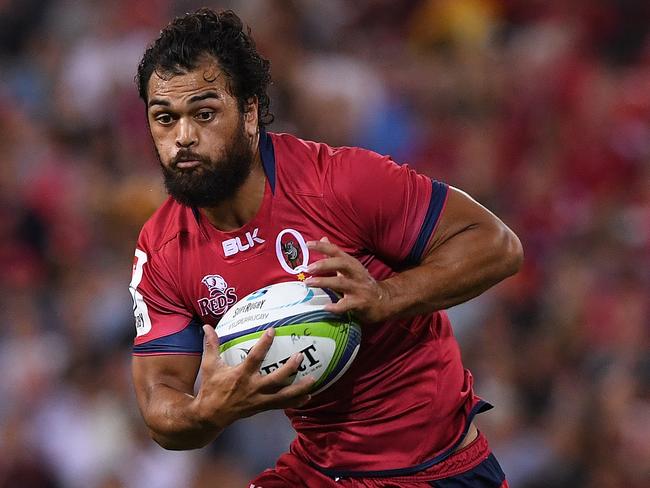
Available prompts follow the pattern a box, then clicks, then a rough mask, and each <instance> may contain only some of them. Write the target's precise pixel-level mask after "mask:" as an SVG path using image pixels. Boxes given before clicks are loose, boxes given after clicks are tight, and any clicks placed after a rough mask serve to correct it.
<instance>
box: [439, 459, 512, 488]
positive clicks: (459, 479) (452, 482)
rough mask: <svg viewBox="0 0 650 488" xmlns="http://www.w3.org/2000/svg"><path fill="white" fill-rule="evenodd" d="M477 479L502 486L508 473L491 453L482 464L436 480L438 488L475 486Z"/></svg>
mask: <svg viewBox="0 0 650 488" xmlns="http://www.w3.org/2000/svg"><path fill="white" fill-rule="evenodd" d="M476 480H481V484H482V485H483V486H488V483H489V486H495V487H497V486H501V485H502V484H503V482H504V481H505V480H506V474H505V473H504V472H503V469H501V466H500V465H499V461H497V458H496V457H495V456H494V454H492V453H490V455H489V456H488V457H487V458H486V459H485V461H483V462H482V463H481V464H479V465H478V466H476V467H475V468H473V469H471V470H470V471H467V472H465V473H462V474H458V475H456V476H452V477H451V478H445V479H443V480H436V481H435V485H432V486H436V488H463V487H466V486H473V485H475V483H476Z"/></svg>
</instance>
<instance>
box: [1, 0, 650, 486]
mask: <svg viewBox="0 0 650 488" xmlns="http://www.w3.org/2000/svg"><path fill="white" fill-rule="evenodd" d="M203 5H207V6H210V7H214V8H226V7H231V8H234V9H235V10H236V11H237V12H238V13H239V15H240V16H241V17H242V18H243V19H244V20H245V22H247V23H248V24H249V25H250V26H251V27H252V29H253V34H254V37H255V39H256V41H257V44H258V47H259V49H260V51H261V52H262V53H263V54H264V55H265V56H266V57H267V58H269V59H270V60H271V63H272V74H273V78H274V84H273V86H272V89H271V98H272V104H271V110H272V112H273V113H274V114H275V117H276V121H275V123H274V124H273V125H272V126H271V130H274V131H276V132H282V131H289V132H293V133H295V134H296V135H298V136H301V137H303V138H313V139H316V140H323V141H325V142H328V143H330V144H332V145H344V144H345V145H360V146H363V147H367V148H371V149H374V150H376V151H378V152H381V153H386V154H390V155H392V156H393V158H394V159H395V160H396V161H399V162H402V163H408V164H410V165H411V166H413V167H415V168H417V169H418V170H419V171H421V172H424V173H426V174H429V175H431V176H433V177H435V178H437V179H441V180H444V181H446V182H448V183H450V184H452V185H454V186H457V187H460V188H462V189H464V190H466V191H468V192H469V193H470V194H472V195H473V196H474V197H475V198H477V199H478V200H479V201H480V202H481V203H483V204H484V205H486V206H487V207H489V208H490V209H492V210H493V211H495V213H497V215H499V216H500V217H501V218H502V219H503V220H504V221H505V222H506V223H507V224H508V225H509V226H510V227H512V228H513V229H514V230H515V231H516V232H517V233H518V235H519V236H520V237H521V239H522V241H523V243H524V248H525V251H526V262H525V265H524V268H523V270H522V272H521V273H519V275H518V276H516V277H515V278H512V279H509V280H507V281H506V282H504V283H502V284H500V285H499V286H497V287H495V288H494V289H493V290H491V291H489V292H488V293H486V294H485V295H483V296H481V297H479V298H477V299H475V300H472V301H471V302H469V303H467V304H465V305H462V306H460V307H456V308H454V309H452V310H451V311H450V315H451V316H452V320H453V321H454V324H455V330H456V333H457V336H458V338H459V341H460V343H461V347H462V351H463V357H464V361H465V363H466V366H467V367H469V368H470V369H471V370H472V371H473V373H474V375H475V377H476V379H477V385H476V389H477V392H478V393H479V394H480V395H481V396H483V397H484V398H486V399H488V400H489V401H491V402H492V403H494V404H495V405H496V408H495V409H494V410H493V411H491V412H489V413H487V414H485V415H481V417H480V419H479V425H480V427H481V429H482V430H484V431H485V432H486V433H487V435H488V437H489V439H490V443H491V445H492V447H493V449H494V451H495V452H496V455H497V456H498V457H499V459H500V460H501V463H502V465H503V467H504V469H505V471H506V472H507V473H508V477H509V479H510V483H511V486H512V487H513V488H536V487H551V488H565V487H566V488H576V487H578V488H579V487H588V488H617V487H625V488H641V487H644V488H645V487H647V486H650V353H649V351H650V347H649V346H650V344H649V342H650V340H649V336H650V34H649V33H650V2H648V1H647V0H638V1H633V0H618V1H616V0H574V1H567V0H521V1H516V0H404V1H396V0H355V1H354V2H352V1H344V0H327V1H316V0H293V1H290V0H274V1H262V0H246V1H237V2H235V1H221V2H218V1H214V2H209V1H203V2H194V1H171V0H142V1H138V2H132V1H130V0H87V1H81V0H77V1H75V0H60V1H54V0H0V39H1V42H0V73H1V75H0V149H1V150H2V151H3V152H4V156H3V157H2V169H1V170H0V201H1V205H0V269H2V272H0V322H1V326H0V371H1V375H0V487H1V488H50V487H52V488H82V487H83V488H116V487H125V488H131V487H147V488H167V487H169V488H172V487H174V488H178V487H188V488H203V487H212V488H214V487H224V488H230V487H243V486H248V483H247V481H248V480H249V478H250V477H251V476H252V475H254V474H255V473H256V472H258V471H260V470H262V469H264V468H265V467H268V466H271V465H273V464H274V460H275V458H276V456H277V455H278V454H279V453H281V452H282V451H283V450H284V449H285V448H286V446H287V445H288V443H289V442H290V440H291V439H292V432H291V430H290V428H289V426H288V423H287V421H286V420H284V418H283V416H282V414H281V413H279V412H273V413H267V414H263V415H260V416H257V417H254V418H253V419H249V420H246V421H242V422H240V423H237V424H235V426H233V427H232V428H231V429H229V430H228V431H227V433H226V434H225V435H224V436H223V437H222V438H220V439H219V440H218V441H217V442H215V444H214V445H213V446H210V447H208V448H205V449H203V450H200V451H194V452H181V453H177V452H167V451H164V450H162V449H161V448H159V447H158V446H157V445H156V444H154V443H153V442H152V441H151V440H149V438H148V435H147V433H146V431H145V429H144V424H143V422H142V420H141V419H140V416H139V413H138V411H137V407H136V405H135V399H134V394H133V391H132V387H131V381H130V370H129V368H130V347H131V342H132V338H133V335H134V325H133V320H132V315H131V309H132V307H131V298H130V295H129V292H128V290H127V285H128V283H129V281H130V274H131V264H132V256H133V250H134V246H135V241H136V237H137V234H138V231H139V229H140V227H141V225H142V224H143V222H144V221H145V219H146V218H147V217H148V216H149V215H150V214H151V213H152V212H153V210H154V209H155V208H156V206H157V205H158V204H159V203H160V202H161V201H162V199H163V198H164V196H165V195H164V190H163V186H162V180H161V178H160V177H159V169H158V164H157V161H156V159H155V156H154V153H153V150H152V147H151V142H150V139H149V136H148V132H147V128H146V124H145V118H144V108H143V105H142V102H141V101H140V100H139V99H138V98H137V94H136V89H135V85H134V83H133V77H134V74H135V70H136V66H137V63H138V61H139V58H140V56H141V55H142V53H143V51H144V48H145V47H146V45H147V44H148V43H149V42H150V41H151V40H153V38H155V37H156V36H157V33H158V32H159V30H160V29H161V28H162V26H163V25H165V24H166V23H167V22H168V21H169V20H170V19H171V18H172V17H173V16H175V15H178V14H182V13H183V12H186V11H190V10H194V9H196V8H198V7H200V6H203ZM314 488H316V487H314Z"/></svg>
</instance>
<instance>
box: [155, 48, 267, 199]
mask: <svg viewBox="0 0 650 488" xmlns="http://www.w3.org/2000/svg"><path fill="white" fill-rule="evenodd" d="M148 98H149V102H148V105H147V114H148V115H147V117H148V121H149V127H150V130H151V136H152V138H153V141H154V145H155V147H156V152H157V154H158V158H159V159H160V164H161V167H162V170H163V175H164V177H165V186H166V188H167V191H168V193H169V194H170V195H171V196H172V197H173V198H174V199H176V200H177V201H178V202H179V203H181V204H183V205H188V206H196V207H213V206H216V205H218V204H219V203H222V202H224V201H226V200H228V199H229V198H231V197H232V196H233V195H234V194H235V193H236V191H237V190H238V189H239V188H240V187H241V185H242V184H243V183H244V181H245V180H246V178H247V176H248V175H249V173H250V170H251V167H252V164H253V154H254V148H253V141H254V140H255V137H254V136H255V134H256V133H257V104H256V103H255V104H251V105H249V106H247V107H245V112H244V113H242V112H241V111H240V110H239V107H238V104H237V99H236V98H234V97H233V96H232V95H231V94H230V92H229V90H228V85H227V78H226V75H225V74H224V73H223V72H222V71H221V69H219V67H218V65H217V63H216V62H215V61H214V60H213V59H211V58H210V59H206V60H205V61H203V62H202V63H201V64H200V65H199V66H198V67H197V68H196V69H194V70H192V71H189V72H187V73H184V74H180V75H174V76H171V75H170V76H165V75H164V74H163V75H161V76H159V75H158V74H157V73H156V72H155V71H154V73H153V74H152V75H151V79H150V80H149V84H148Z"/></svg>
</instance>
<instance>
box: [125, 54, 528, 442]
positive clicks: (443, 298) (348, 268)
mask: <svg viewBox="0 0 650 488" xmlns="http://www.w3.org/2000/svg"><path fill="white" fill-rule="evenodd" d="M148 95H149V96H148V100H149V107H148V122H149V126H150V129H151V135H152V138H153V141H154V144H155V146H156V150H157V152H158V155H159V157H160V160H161V164H162V165H163V166H164V167H166V168H170V169H172V170H177V171H183V170H184V169H183V168H179V167H178V166H176V167H175V164H174V160H175V158H176V156H177V155H178V154H179V151H191V152H192V153H195V154H197V155H199V156H201V158H202V160H203V161H206V160H209V161H212V162H213V164H215V165H217V166H218V164H219V161H220V160H222V159H223V157H224V155H225V154H226V152H227V147H228V144H229V143H232V141H233V140H235V135H236V132H235V131H237V130H238V128H239V130H242V129H243V131H244V136H245V137H246V139H247V140H248V143H249V145H250V146H249V147H250V151H251V153H252V167H251V171H250V174H249V175H248V177H247V178H246V180H245V181H244V183H243V184H242V185H241V187H240V188H239V189H238V190H237V191H236V192H235V193H234V196H233V197H232V198H230V199H228V200H226V201H223V202H221V203H219V204H218V205H215V206H213V207H209V208H201V209H200V210H201V212H203V214H204V215H205V216H206V217H207V218H208V220H209V221H210V222H211V223H212V224H213V225H214V226H215V227H217V228H219V229H221V230H225V231H228V230H233V229H236V228H239V227H241V226H242V225H244V224H245V223H246V222H248V221H249V220H250V219H252V218H253V216H254V215H255V214H256V212H257V211H258V209H259V208H260V206H261V203H262V199H263V195H264V186H265V175H264V171H263V168H262V164H261V158H260V154H259V150H258V141H259V128H258V106H257V100H256V99H254V98H253V99H250V100H248V101H247V102H246V104H245V106H244V110H243V113H242V112H240V111H239V107H238V105H237V100H236V99H235V98H234V97H233V96H232V95H231V93H230V90H229V87H228V80H227V78H226V76H225V75H224V74H223V73H222V72H221V70H220V69H219V68H218V64H217V63H216V62H215V60H213V59H209V58H206V59H205V60H204V61H203V62H202V63H201V65H200V66H199V67H198V68H197V69H196V70H193V71H191V72H189V73H186V74H182V75H177V76H173V77H160V76H158V75H157V74H156V73H154V74H153V75H152V77H151V79H150V81H149V86H148ZM242 117H243V128H242V124H241V123H240V121H241V120H242ZM203 158H205V159H203ZM185 162H186V163H188V164H189V165H190V166H194V167H193V168H192V171H198V172H200V171H201V167H200V164H194V163H192V162H190V161H185ZM203 164H205V163H203ZM308 246H309V247H310V248H311V249H313V250H315V251H318V252H320V253H322V254H324V255H325V256H327V257H326V258H324V259H322V260H320V261H318V262H315V263H312V264H311V265H310V266H309V270H308V271H309V273H310V274H311V275H312V277H311V278H309V279H308V280H307V283H308V284H310V285H313V286H319V287H328V288H332V289H334V290H335V291H338V292H340V293H341V294H342V295H343V298H342V299H341V300H340V301H339V302H338V303H336V304H333V305H331V306H329V309H330V310H332V311H334V312H346V311H352V312H353V313H354V314H355V315H356V316H357V318H358V319H359V320H360V321H361V322H363V323H367V324H371V323H373V322H379V321H382V320H385V319H387V318H391V317H396V316H411V315H415V314H423V313H427V312H431V311H434V310H440V309H444V308H448V307H450V306H453V305H456V304H458V303H462V302H464V301H466V300H469V299H470V298H473V297H475V296H477V295H479V294H480V293H482V292H483V291H485V290H486V289H488V288H489V287H491V286H492V285H494V284H495V283H498V282H499V281H501V280H502V279H504V278H505V277H507V276H509V275H512V274H514V273H515V272H516V271H517V270H518V269H519V266H520V265H521V261H522V259H523V253H522V248H521V244H520V242H519V239H518V238H517V237H516V235H515V234H514V233H513V232H512V231H511V230H510V229H508V228H507V227H506V226H505V224H504V223H503V222H501V221H500V220H499V219H498V218H497V217H495V216H494V215H493V214H492V213H491V212H489V211H488V210H487V209H485V208H484V207H482V206H481V205H479V204H478V203H477V202H476V201H474V200H473V199H472V198H471V197H469V196H468V195H467V194H465V193H463V192H461V191H460V190H457V189H454V188H450V194H449V197H448V201H447V204H446V207H445V211H444V213H443V215H442V217H441V219H440V221H439V223H438V227H437V228H436V231H435V234H434V236H433V237H432V239H431V241H430V242H429V245H428V248H427V251H426V253H425V256H424V258H423V260H422V262H421V263H420V265H418V266H416V267H414V268H412V269H410V270H408V271H405V272H403V273H400V274H398V275H396V276H393V277H391V278H389V279H387V280H385V281H376V280H375V279H374V278H372V277H371V276H370V274H369V273H368V271H367V270H366V268H365V267H364V266H363V265H362V264H361V263H360V262H359V261H358V260H356V259H355V258H353V257H352V256H350V255H348V254H346V253H345V252H343V251H342V250H341V249H340V248H338V247H337V246H335V245H333V244H331V243H330V242H329V241H328V240H327V238H326V237H323V238H322V239H321V240H320V241H314V242H309V243H308ZM204 330H205V337H206V340H205V344H204V351H203V357H202V358H200V357H197V356H182V355H174V356H165V355H161V356H141V357H134V359H133V379H134V384H135V390H136V396H137V399H138V404H139V407H140V410H141V412H142V415H143V417H144V419H145V422H146V423H147V425H148V427H149V429H150V432H151V435H152V437H153V439H154V440H156V441H157V442H158V443H159V444H160V445H161V446H163V447H165V448H168V449H192V448H197V447H202V446H204V445H206V444H207V443H209V442H210V441H212V440H213V439H214V438H215V437H217V436H218V435H219V433H220V432H221V431H222V430H223V428H225V427H226V426H228V425H230V424H231V423H232V422H234V421H235V420H237V419H239V418H243V417H247V416H250V415H253V414H255V413H257V412H260V411H263V410H268V409H274V408H290V407H298V406H301V405H303V404H304V403H306V402H307V401H309V399H310V397H309V395H308V391H309V389H310V388H311V386H312V384H313V379H308V380H303V381H302V382H299V383H296V384H293V385H289V386H286V385H287V381H288V379H289V378H290V377H291V376H292V375H293V374H295V373H296V371H297V369H298V367H299V366H300V363H301V361H302V357H300V356H299V355H298V356H293V357H292V358H291V359H290V360H289V361H288V362H287V363H286V364H285V365H284V366H283V367H281V368H280V369H278V370H276V371H274V372H273V373H271V374H269V375H267V376H261V375H260V373H259V366H260V364H261V362H262V359H263V358H264V356H265V354H266V352H267V351H268V349H269V347H270V346H271V343H272V341H273V329H269V330H268V331H267V334H265V335H264V336H263V337H262V339H260V341H258V343H257V344H256V346H255V347H254V348H253V349H252V350H251V353H250V354H249V355H248V357H247V358H246V360H245V361H244V362H243V363H242V364H240V365H239V366H236V367H229V366H227V365H226V364H225V363H224V362H223V361H222V360H221V358H220V357H219V352H218V338H217V336H216V333H215V332H214V329H212V327H209V326H206V327H204ZM199 371H200V373H201V378H202V381H201V385H200V388H199V390H198V392H196V393H195V392H194V383H195V380H196V378H197V374H198V373H199Z"/></svg>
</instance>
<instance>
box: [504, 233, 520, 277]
mask: <svg viewBox="0 0 650 488" xmlns="http://www.w3.org/2000/svg"><path fill="white" fill-rule="evenodd" d="M499 234H500V235H499V239H498V240H499V244H498V247H499V253H500V255H501V256H500V262H501V270H502V273H503V278H507V277H508V276H512V275H514V274H516V273H517V272H518V271H519V270H520V269H521V266H522V264H523V262H524V248H523V246H522V245H521V241H520V240H519V237H517V234H515V233H514V232H513V231H512V230H510V229H509V228H508V227H507V226H506V225H502V227H501V229H500V232H499Z"/></svg>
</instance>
